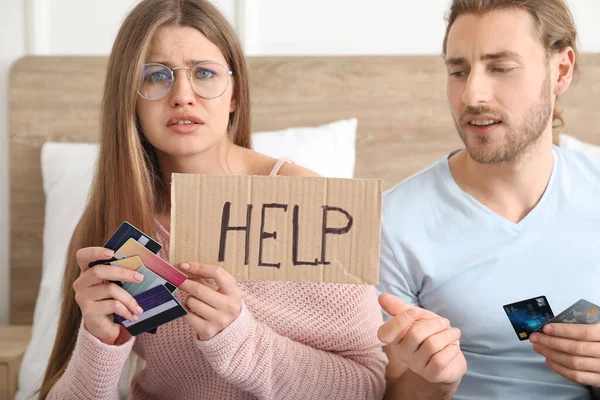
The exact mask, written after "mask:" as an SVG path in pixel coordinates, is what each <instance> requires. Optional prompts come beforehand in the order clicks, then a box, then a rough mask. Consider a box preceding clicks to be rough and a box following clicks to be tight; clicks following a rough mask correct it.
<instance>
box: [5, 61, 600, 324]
mask: <svg viewBox="0 0 600 400" xmlns="http://www.w3.org/2000/svg"><path fill="white" fill-rule="evenodd" d="M582 59H583V63H582V65H583V68H582V74H581V76H580V77H579V79H578V82H576V84H574V85H573V86H572V87H571V89H570V90H569V91H568V92H567V94H565V95H564V97H563V98H561V99H560V104H561V106H562V107H563V108H564V110H565V112H564V117H565V120H566V121H567V125H566V127H565V130H564V132H565V133H568V135H569V136H571V137H575V138H577V139H578V140H580V141H582V142H585V143H587V144H588V145H589V146H590V147H589V148H591V149H595V147H592V146H594V145H596V146H597V145H600V131H599V130H598V129H597V125H598V122H599V121H598V115H600V54H585V55H583V57H582ZM106 63H107V57H92V56H90V57H85V56H72V57H68V56H28V57H25V58H22V59H20V60H19V61H18V62H17V63H16V64H15V65H14V66H13V68H12V71H11V75H10V85H9V86H10V89H9V91H10V93H9V95H10V103H9V104H10V322H11V324H32V322H33V317H34V309H35V306H36V298H37V296H38V291H39V284H40V277H41V271H42V267H41V266H42V256H43V229H44V221H45V213H44V212H45V196H44V190H43V182H42V170H41V162H40V151H41V149H42V146H43V145H44V143H45V142H49V141H50V142H84V143H93V142H97V141H98V125H99V124H98V120H99V105H100V99H101V95H102V86H103V82H104V76H105V68H106ZM249 67H250V72H251V73H250V81H251V95H252V102H253V103H252V116H253V121H252V130H253V131H254V132H256V131H274V130H280V129H284V128H288V127H298V126H318V125H321V124H325V123H329V122H332V121H338V120H343V119H348V118H356V119H357V121H358V129H357V135H356V147H355V149H356V154H355V156H356V158H355V168H354V176H355V177H359V178H381V179H383V186H384V189H386V188H389V187H391V186H393V185H394V184H396V183H398V182H400V181H401V180H402V179H404V178H406V177H408V176H409V175H411V174H413V173H414V172H416V171H418V170H420V169H422V168H423V167H425V166H427V165H428V164H430V163H432V162H433V161H435V160H436V159H437V158H439V157H441V156H443V155H444V154H446V153H448V152H449V151H451V150H453V149H456V148H458V147H460V145H461V143H460V140H459V139H458V136H457V134H456V132H455V128H454V124H453V122H452V120H451V117H450V114H449V111H448V106H447V102H446V91H445V82H446V73H445V67H444V65H443V61H442V58H441V56H373V57H372V56H352V57H252V58H250V59H249ZM559 140H560V138H559V136H556V137H555V142H556V143H558V142H559ZM315 151H319V149H316V150H315ZM34 330H35V328H34ZM34 334H35V332H34Z"/></svg>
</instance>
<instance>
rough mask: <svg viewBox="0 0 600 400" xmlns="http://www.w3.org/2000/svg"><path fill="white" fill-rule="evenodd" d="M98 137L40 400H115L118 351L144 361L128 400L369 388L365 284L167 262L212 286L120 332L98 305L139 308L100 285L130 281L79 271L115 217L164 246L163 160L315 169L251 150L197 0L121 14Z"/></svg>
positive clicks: (372, 353)
mask: <svg viewBox="0 0 600 400" xmlns="http://www.w3.org/2000/svg"><path fill="white" fill-rule="evenodd" d="M101 135H102V136H101V147H100V156H99V161H98V170H97V174H96V179H95V182H94V187H93V191H92V195H91V198H90V202H89V205H88V207H87V209H86V211H85V213H84V215H83V217H82V219H81V221H80V223H79V225H78V227H77V229H76V231H75V234H74V236H73V239H72V241H71V245H70V250H69V261H68V265H67V269H66V274H65V279H64V287H63V296H64V297H63V298H64V300H63V305H62V314H61V318H60V323H59V329H58V335H57V338H56V342H55V344H54V349H53V352H52V356H51V359H50V363H49V365H48V369H47V371H46V375H45V379H44V382H43V385H42V388H41V390H40V394H41V398H52V399H61V400H62V399H69V398H77V399H81V398H86V399H92V398H100V399H116V398H117V397H118V382H119V378H120V376H121V372H122V370H123V366H124V364H125V361H126V360H127V358H128V357H129V356H130V353H131V351H132V350H133V352H134V353H136V354H137V355H138V356H140V357H141V358H142V359H144V360H145V361H146V367H145V369H144V370H142V371H141V372H139V373H137V374H136V375H135V377H134V378H133V381H132V385H131V390H130V397H131V398H133V399H142V398H170V399H191V398H195V399H200V398H201V399H217V398H227V399H250V398H265V399H266V398H269V399H295V398H298V399H342V398H352V399H359V398H365V399H367V398H368V399H374V398H380V397H382V396H383V391H384V386H385V384H384V368H385V361H386V359H385V356H384V353H383V352H382V349H381V345H380V342H379V341H378V339H377V336H376V334H377V329H378V327H379V325H381V313H380V310H379V307H378V304H377V299H376V294H375V290H374V288H373V287H367V286H355V285H337V284H314V283H299V282H265V281H244V282H236V281H235V279H234V278H233V277H232V276H231V275H230V274H228V273H227V272H225V271H224V270H222V269H221V268H219V267H215V266H211V265H205V264H200V263H198V262H194V260H190V262H188V263H185V264H182V265H181V268H183V269H187V270H188V271H190V272H193V273H195V274H198V275H200V276H203V277H205V278H210V279H212V280H213V281H214V282H215V283H216V285H217V286H218V287H215V286H212V285H208V284H205V281H204V280H202V279H198V280H192V279H188V280H187V281H186V282H185V283H184V284H183V285H182V286H181V291H179V294H178V296H179V298H180V300H181V301H182V303H183V304H185V305H186V307H187V308H188V310H189V314H188V315H187V316H186V317H184V318H182V319H179V320H176V321H174V322H171V323H169V324H167V325H164V326H162V327H160V328H159V329H158V333H157V334H155V335H151V334H142V335H140V336H138V337H137V338H133V337H131V336H130V335H129V333H128V332H127V331H126V330H125V329H124V328H123V327H122V326H121V325H117V324H115V323H114V322H113V318H112V314H113V312H114V313H116V314H119V315H121V316H123V317H125V318H127V319H135V318H136V316H137V315H139V314H140V313H141V310H140V309H139V308H138V305H137V304H136V301H135V300H134V299H133V297H131V296H130V295H129V294H128V293H127V292H126V291H124V290H123V289H122V288H120V287H118V286H117V285H115V284H112V283H109V281H111V280H121V281H129V282H138V280H137V279H138V277H137V276H136V275H135V273H134V272H132V271H128V270H126V269H123V268H119V267H113V266H106V265H98V266H95V267H93V268H88V263H89V262H91V261H93V260H97V259H106V258H108V257H110V256H111V255H112V252H111V251H109V250H107V249H103V248H100V247H94V246H97V245H98V243H103V242H104V241H105V240H106V239H107V237H108V236H110V234H111V233H112V232H113V231H114V229H115V228H116V227H117V226H119V224H120V223H121V222H122V221H124V220H127V221H129V222H131V223H132V224H133V225H135V226H137V227H138V228H139V229H141V230H142V231H144V232H148V233H155V236H156V237H157V239H158V240H159V242H161V243H162V244H163V245H167V244H168V243H169V219H170V216H169V210H170V204H169V198H170V188H169V185H170V176H171V173H173V172H183V173H204V174H252V175H269V174H280V175H295V176H304V175H314V173H313V172H311V171H309V170H306V169H304V168H302V167H300V166H298V165H295V164H292V163H282V162H281V160H275V159H272V158H270V157H267V156H265V155H262V154H259V153H256V152H254V151H252V150H251V149H250V102H249V91H248V78H247V71H246V64H245V61H244V56H243V53H242V50H241V47H240V45H239V42H238V39H237V37H236V35H235V34H234V32H233V30H232V28H231V26H230V25H229V24H228V23H227V21H226V19H225V18H224V17H223V16H222V15H221V14H220V13H219V12H218V11H217V10H216V9H215V7H214V6H212V5H211V4H210V3H209V2H208V1H207V0H144V1H142V2H141V3H139V5H138V6H137V7H136V8H135V9H134V10H133V11H132V12H131V14H130V15H129V16H128V17H127V18H126V20H125V21H124V23H123V26H122V27H121V30H120V32H119V34H118V36H117V39H116V41H115V44H114V47H113V49H112V53H111V56H110V58H109V63H108V70H107V76H106V83H105V92H104V99H103V108H102V126H101ZM165 247H166V246H165ZM167 254H168V249H164V251H163V252H161V253H160V256H161V257H163V258H166V255H167Z"/></svg>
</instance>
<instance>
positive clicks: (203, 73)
mask: <svg viewBox="0 0 600 400" xmlns="http://www.w3.org/2000/svg"><path fill="white" fill-rule="evenodd" d="M213 76H215V73H214V72H213V71H211V70H209V69H204V68H199V69H198V70H197V71H196V77H197V78H200V79H210V78H212V77H213Z"/></svg>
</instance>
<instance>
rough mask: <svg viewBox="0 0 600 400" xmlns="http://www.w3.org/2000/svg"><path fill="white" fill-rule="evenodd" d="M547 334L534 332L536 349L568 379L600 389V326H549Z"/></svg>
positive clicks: (532, 339) (546, 328)
mask: <svg viewBox="0 0 600 400" xmlns="http://www.w3.org/2000/svg"><path fill="white" fill-rule="evenodd" d="M543 332H544V333H532V334H531V336H530V337H529V340H531V342H532V343H533V350H534V351H535V352H536V353H539V354H541V355H542V356H544V357H545V358H546V364H548V366H549V367H550V368H552V369H553V370H554V371H555V372H556V373H557V374H559V375H562V376H564V377H565V378H567V379H569V380H571V381H573V382H577V383H581V384H583V385H589V386H594V387H598V386H600V324H593V325H584V324H561V323H559V324H548V325H546V326H544V328H543Z"/></svg>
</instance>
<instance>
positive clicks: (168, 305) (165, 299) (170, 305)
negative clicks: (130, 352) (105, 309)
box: [115, 285, 187, 336]
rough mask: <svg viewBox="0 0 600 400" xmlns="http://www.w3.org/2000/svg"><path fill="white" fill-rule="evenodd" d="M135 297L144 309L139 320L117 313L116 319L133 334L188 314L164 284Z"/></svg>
mask: <svg viewBox="0 0 600 400" xmlns="http://www.w3.org/2000/svg"><path fill="white" fill-rule="evenodd" d="M133 298H134V299H135V300H136V301H137V303H138V304H139V306H140V307H142V309H143V310H144V312H143V313H142V315H140V318H139V319H138V320H137V321H129V320H127V319H125V318H123V317H121V316H120V315H116V314H115V321H116V322H118V323H120V324H121V325H123V326H124V327H125V328H126V329H127V330H128V331H129V333H131V334H132V335H133V336H137V335H140V334H142V333H144V332H148V331H151V330H153V329H155V328H157V327H159V326H161V325H164V324H166V323H167V322H171V321H173V320H175V319H177V318H180V317H183V316H184V315H186V314H187V311H186V310H185V308H183V306H182V305H181V304H180V303H179V301H178V300H177V299H176V298H175V297H173V295H172V294H171V292H169V290H168V289H167V288H166V287H165V286H163V285H159V286H156V287H154V288H152V289H150V290H147V291H145V292H144V293H141V294H139V295H137V296H134V297H133Z"/></svg>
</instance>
